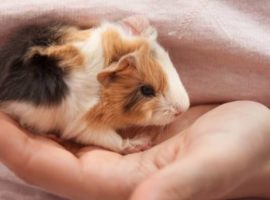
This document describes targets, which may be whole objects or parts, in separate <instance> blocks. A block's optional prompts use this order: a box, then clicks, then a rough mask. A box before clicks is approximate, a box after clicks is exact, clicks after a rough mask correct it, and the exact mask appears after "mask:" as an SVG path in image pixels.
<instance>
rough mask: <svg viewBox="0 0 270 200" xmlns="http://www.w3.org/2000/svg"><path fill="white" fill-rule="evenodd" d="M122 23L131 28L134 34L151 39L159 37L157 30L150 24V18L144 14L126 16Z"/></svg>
mask: <svg viewBox="0 0 270 200" xmlns="http://www.w3.org/2000/svg"><path fill="white" fill-rule="evenodd" d="M120 23H122V25H123V26H125V27H127V28H128V29H130V30H131V32H132V33H133V34H134V35H140V36H143V37H146V38H149V39H151V40H156V39H157V35H158V34H157V30H156V29H155V28H154V27H153V26H151V25H150V22H149V20H148V18H147V17H145V16H143V15H133V16H130V17H127V18H124V19H122V20H121V21H120Z"/></svg>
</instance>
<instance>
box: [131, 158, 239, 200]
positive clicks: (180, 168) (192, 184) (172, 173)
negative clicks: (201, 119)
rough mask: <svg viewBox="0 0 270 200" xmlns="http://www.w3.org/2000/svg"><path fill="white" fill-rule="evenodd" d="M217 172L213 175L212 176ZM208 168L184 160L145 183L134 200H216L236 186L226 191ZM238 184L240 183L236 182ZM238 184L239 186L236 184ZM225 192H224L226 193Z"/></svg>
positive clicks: (216, 174) (224, 182)
mask: <svg viewBox="0 0 270 200" xmlns="http://www.w3.org/2000/svg"><path fill="white" fill-rule="evenodd" d="M211 171H212V172H214V173H211ZM211 171H209V166H207V165H204V166H203V165H202V164H201V163H199V162H197V161H194V160H191V159H185V160H182V162H179V163H176V164H173V165H170V166H169V167H167V168H164V169H163V170H161V171H160V172H159V173H157V174H155V175H153V176H152V177H150V178H149V179H147V180H146V181H144V182H143V183H142V184H141V185H139V187H138V188H137V189H136V190H135V192H134V193H133V195H132V198H131V199H132V200H143V199H147V200H186V199H193V200H197V199H199V200H204V199H212V198H213V199H216V198H218V197H220V196H222V195H223V194H224V193H226V192H228V190H231V188H233V187H234V186H233V185H231V186H229V187H227V188H226V187H223V185H224V184H226V179H227V178H228V179H229V178H231V177H228V176H227V175H226V178H225V179H222V178H220V177H224V174H218V172H217V170H215V171H214V170H213V169H212V170H211ZM236 182H237V181H236ZM237 183H238V182H237ZM223 189H224V190H223Z"/></svg>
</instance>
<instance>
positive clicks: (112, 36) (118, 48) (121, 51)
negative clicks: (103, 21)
mask: <svg viewBox="0 0 270 200" xmlns="http://www.w3.org/2000/svg"><path fill="white" fill-rule="evenodd" d="M102 40H103V41H102V42H103V49H104V58H105V66H108V65H109V64H110V63H112V62H114V61H118V60H119V59H120V58H121V57H122V56H123V55H125V54H128V53H130V52H134V51H135V50H136V49H139V48H140V47H141V46H142V45H147V43H146V41H145V40H143V39H142V38H138V39H134V40H132V41H127V40H124V39H123V38H122V37H121V35H120V34H119V33H118V32H117V31H116V30H114V29H111V30H108V31H106V32H104V33H103V35H102Z"/></svg>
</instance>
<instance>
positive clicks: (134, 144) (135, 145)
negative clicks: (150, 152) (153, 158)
mask: <svg viewBox="0 0 270 200" xmlns="http://www.w3.org/2000/svg"><path fill="white" fill-rule="evenodd" d="M151 147H152V141H151V140H150V138H149V137H140V138H132V139H126V140H125V141H124V145H123V150H122V153H123V154H131V153H136V152H140V151H145V150H147V149H149V148H151Z"/></svg>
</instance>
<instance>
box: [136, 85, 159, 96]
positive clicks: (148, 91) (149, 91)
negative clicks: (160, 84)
mask: <svg viewBox="0 0 270 200" xmlns="http://www.w3.org/2000/svg"><path fill="white" fill-rule="evenodd" d="M140 91H141V93H142V95H143V96H146V97H153V96H155V95H156V92H155V90H154V88H153V87H152V86H150V85H143V86H141V87H140Z"/></svg>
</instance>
